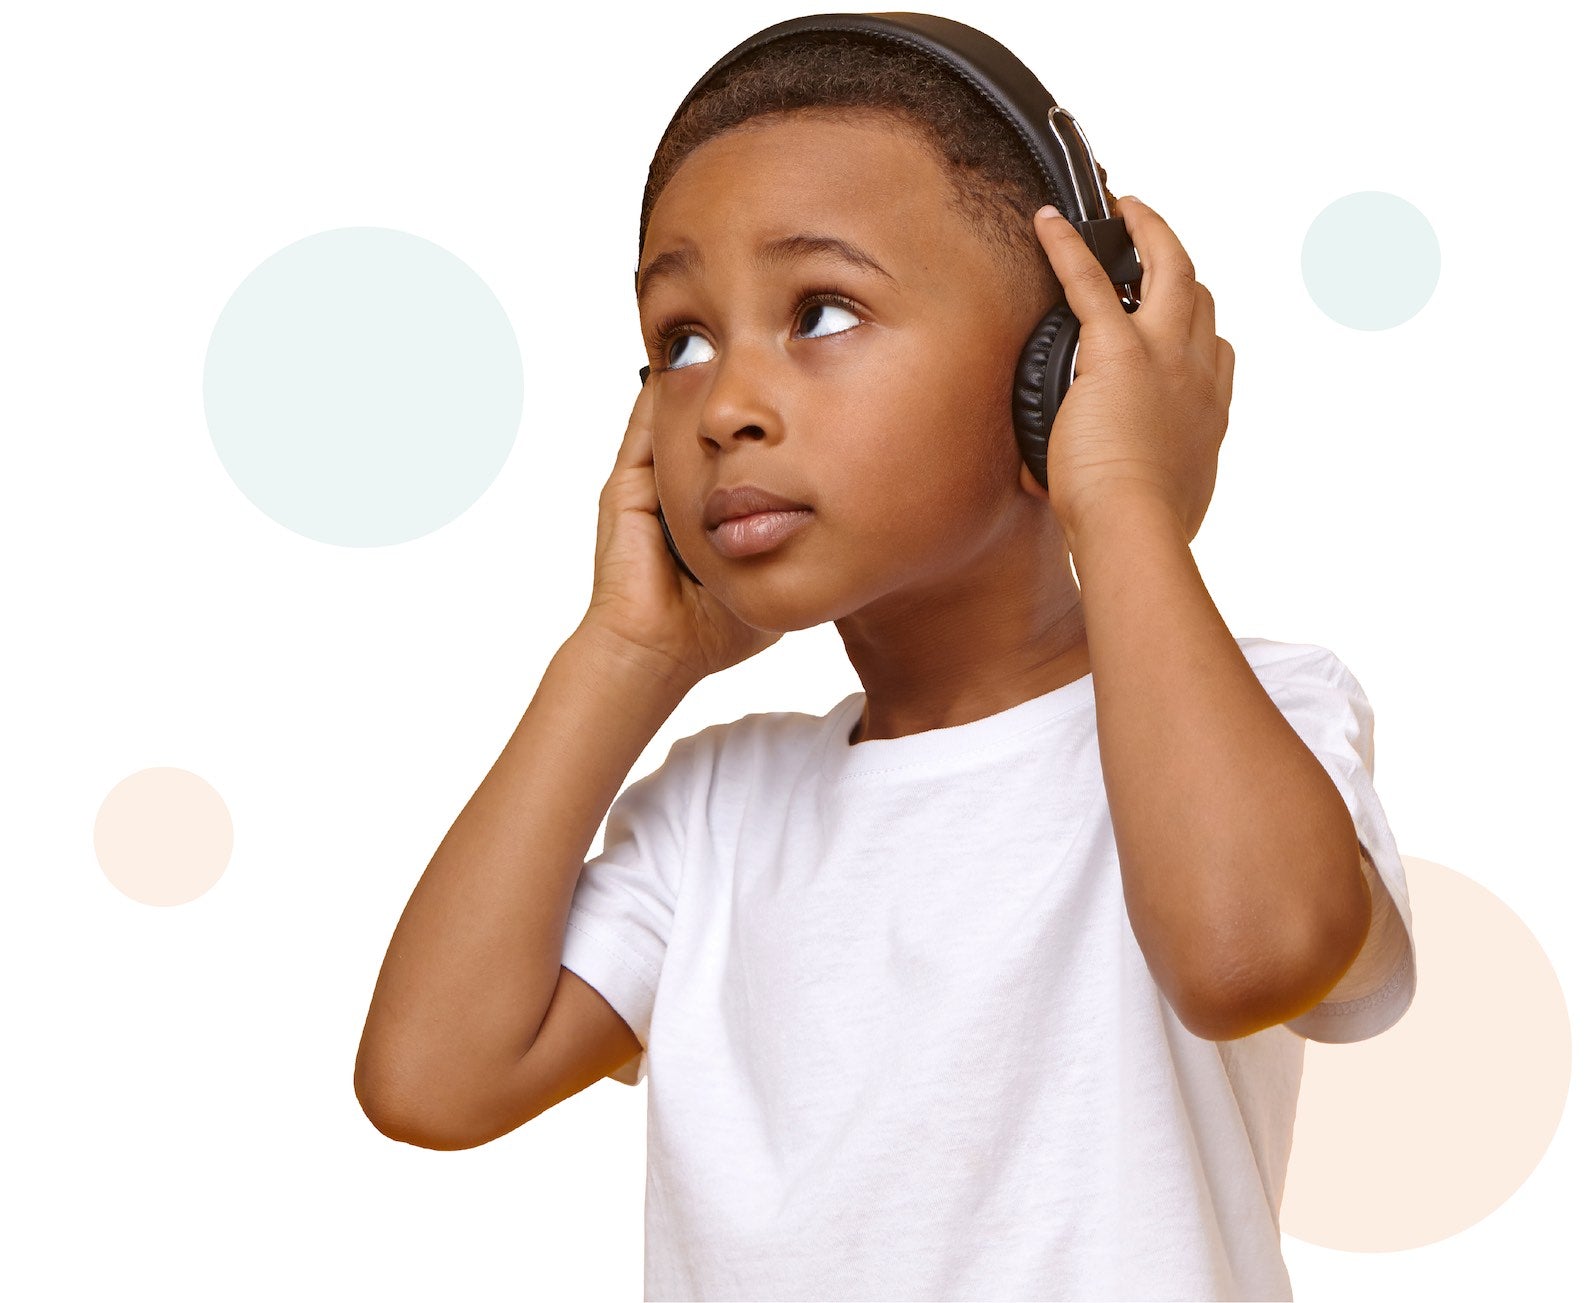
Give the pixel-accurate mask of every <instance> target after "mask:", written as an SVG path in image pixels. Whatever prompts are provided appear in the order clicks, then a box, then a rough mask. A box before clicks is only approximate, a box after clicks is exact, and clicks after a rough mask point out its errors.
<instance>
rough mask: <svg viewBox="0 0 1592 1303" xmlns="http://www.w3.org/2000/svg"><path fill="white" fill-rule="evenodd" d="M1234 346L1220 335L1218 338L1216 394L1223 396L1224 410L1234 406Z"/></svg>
mask: <svg viewBox="0 0 1592 1303" xmlns="http://www.w3.org/2000/svg"><path fill="white" fill-rule="evenodd" d="M1235 361H1236V358H1235V357H1234V355H1233V346H1232V345H1231V344H1229V343H1228V342H1227V341H1226V340H1225V339H1223V338H1222V337H1221V336H1220V335H1218V336H1217V337H1216V392H1217V393H1218V394H1219V395H1221V400H1222V406H1223V408H1230V407H1232V405H1233V363H1234V362H1235Z"/></svg>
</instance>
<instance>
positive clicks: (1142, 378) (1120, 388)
mask: <svg viewBox="0 0 1592 1303" xmlns="http://www.w3.org/2000/svg"><path fill="white" fill-rule="evenodd" d="M1118 202H1119V205H1120V206H1119V209H1118V212H1119V215H1120V216H1121V217H1122V219H1123V221H1124V223H1125V224H1126V225H1127V228H1128V235H1129V238H1131V239H1132V241H1133V247H1134V248H1135V249H1137V250H1138V253H1139V261H1140V263H1141V265H1142V266H1143V268H1144V278H1143V281H1142V282H1141V285H1140V303H1139V307H1138V309H1137V310H1136V311H1134V312H1133V313H1131V314H1130V313H1127V312H1124V311H1123V308H1122V301H1121V299H1120V298H1119V297H1118V291H1117V288H1116V286H1114V285H1112V284H1111V281H1110V279H1109V278H1108V277H1107V275H1106V270H1105V268H1104V267H1102V266H1101V265H1100V262H1099V260H1098V259H1097V258H1096V257H1095V256H1094V253H1093V252H1092V251H1091V250H1090V248H1089V246H1088V245H1087V244H1085V243H1084V240H1083V237H1082V236H1081V235H1079V234H1078V232H1077V230H1076V229H1074V227H1073V226H1072V224H1071V223H1070V222H1068V221H1067V219H1066V218H1065V217H1049V216H1045V217H1042V216H1040V215H1039V214H1038V213H1036V214H1035V215H1034V229H1035V231H1036V232H1037V233H1038V235H1039V242H1040V244H1041V245H1042V246H1044V249H1045V252H1046V253H1047V254H1048V255H1049V257H1050V265H1051V267H1052V268H1054V269H1055V272H1056V278H1057V279H1058V280H1059V281H1060V282H1061V286H1062V289H1063V291H1064V292H1065V293H1066V296H1067V304H1068V306H1069V308H1070V309H1071V311H1072V313H1073V315H1075V316H1076V317H1077V318H1078V321H1079V323H1080V329H1079V335H1078V360H1077V367H1076V369H1075V375H1074V379H1073V382H1072V384H1071V386H1070V387H1069V388H1068V390H1067V393H1066V395H1065V397H1064V398H1063V399H1062V403H1061V408H1060V410H1059V411H1058V412H1057V413H1056V421H1055V424H1054V425H1053V426H1052V427H1051V431H1050V449H1049V453H1048V460H1047V462H1046V472H1047V478H1048V479H1049V481H1050V492H1049V498H1050V503H1051V507H1052V508H1053V509H1054V511H1055V513H1056V516H1057V519H1058V520H1059V521H1060V522H1061V525H1062V528H1063V530H1064V532H1065V533H1066V534H1067V537H1068V539H1069V540H1072V539H1073V538H1074V537H1075V536H1076V533H1077V531H1078V530H1080V529H1083V528H1085V527H1086V526H1085V523H1084V521H1085V517H1086V515H1087V513H1088V512H1090V511H1092V510H1094V509H1095V508H1096V507H1097V506H1099V505H1100V504H1102V503H1105V504H1106V505H1105V507H1104V509H1105V510H1107V511H1109V510H1111V507H1110V505H1109V504H1110V503H1111V502H1112V501H1114V500H1119V496H1120V495H1129V496H1132V495H1138V496H1140V497H1143V496H1149V497H1151V498H1153V499H1156V500H1159V501H1162V502H1164V503H1165V504H1166V505H1167V506H1168V507H1169V508H1170V509H1171V510H1172V511H1173V512H1174V513H1175V515H1176V517H1177V519H1178V520H1180V521H1181V522H1182V524H1183V529H1184V533H1185V534H1186V535H1187V538H1188V541H1190V542H1192V541H1193V539H1194V535H1195V533H1196V532H1197V531H1198V530H1199V527H1200V522H1201V521H1202V520H1203V519H1204V518H1205V509H1206V507H1208V506H1209V505H1210V501H1211V494H1212V492H1214V490H1215V488H1216V454H1217V450H1218V449H1219V448H1220V447H1221V442H1222V438H1223V436H1224V435H1225V434H1226V432H1227V410H1228V407H1229V405H1230V404H1231V402H1232V398H1233V346H1232V345H1231V344H1229V343H1228V342H1227V341H1226V340H1225V339H1223V338H1222V337H1221V336H1220V335H1218V334H1217V333H1216V304H1215V302H1214V300H1213V299H1212V298H1211V292H1210V290H1208V289H1206V288H1205V286H1204V285H1202V284H1200V283H1199V281H1197V280H1195V279H1194V265H1193V263H1192V262H1191V261H1190V260H1189V256H1188V254H1187V253H1186V252H1185V251H1184V249H1183V245H1182V243H1181V242H1180V241H1179V240H1178V238H1177V236H1176V235H1174V234H1173V233H1172V228H1171V227H1169V226H1168V225H1167V224H1166V223H1165V222H1164V221H1163V220H1162V219H1161V216H1160V214H1158V213H1156V212H1155V211H1154V210H1153V209H1151V208H1150V207H1149V206H1148V205H1146V204H1143V203H1141V202H1140V201H1139V200H1137V199H1134V198H1132V197H1131V196H1127V195H1124V196H1123V197H1122V198H1121V199H1120V200H1119V201H1118ZM1022 478H1023V485H1024V488H1026V489H1027V490H1028V491H1029V492H1030V493H1034V494H1036V495H1039V496H1045V490H1044V489H1043V488H1041V487H1040V485H1039V481H1037V480H1036V479H1035V478H1034V477H1033V474H1032V472H1030V471H1029V469H1028V467H1027V466H1026V465H1024V466H1023V468H1022Z"/></svg>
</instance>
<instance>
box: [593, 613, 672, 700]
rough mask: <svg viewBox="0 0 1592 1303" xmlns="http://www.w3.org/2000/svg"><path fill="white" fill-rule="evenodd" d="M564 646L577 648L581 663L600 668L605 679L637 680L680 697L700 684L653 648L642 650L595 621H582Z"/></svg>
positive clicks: (638, 644) (638, 645) (620, 634)
mask: <svg viewBox="0 0 1592 1303" xmlns="http://www.w3.org/2000/svg"><path fill="white" fill-rule="evenodd" d="M564 646H565V647H569V648H578V649H579V651H580V659H581V660H582V661H583V662H584V663H586V664H588V665H598V666H600V667H602V670H603V672H604V674H605V675H609V676H614V677H636V678H638V679H640V680H641V681H642V682H644V683H646V684H647V685H648V686H649V687H650V686H652V685H653V683H654V682H655V683H656V685H657V686H658V687H660V688H662V689H664V690H665V691H668V692H672V693H675V694H676V695H678V696H680V697H684V696H685V694H686V693H688V692H689V691H691V689H692V688H693V687H695V686H696V685H697V683H698V682H699V681H700V677H699V676H693V675H691V674H689V673H688V672H687V671H686V669H685V667H684V666H683V665H681V664H680V663H679V662H678V661H676V660H674V659H672V658H671V657H669V656H667V655H665V654H664V653H662V652H660V651H658V650H657V649H656V648H653V647H645V646H643V645H642V644H640V643H638V642H636V641H635V640H634V639H631V638H627V637H626V636H625V635H624V634H622V633H619V632H618V631H617V630H615V629H612V628H610V627H609V626H608V625H605V624H602V623H600V622H597V621H593V620H582V621H581V622H580V624H579V625H577V626H576V628H575V632H574V633H573V634H571V635H570V637H569V639H568V640H567V641H566V642H565V644H564Z"/></svg>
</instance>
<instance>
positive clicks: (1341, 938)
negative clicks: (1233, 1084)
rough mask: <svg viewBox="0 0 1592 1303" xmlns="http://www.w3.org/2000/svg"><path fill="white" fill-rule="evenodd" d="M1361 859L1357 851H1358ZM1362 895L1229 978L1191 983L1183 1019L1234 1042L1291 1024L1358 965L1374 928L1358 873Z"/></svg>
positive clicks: (1201, 1033)
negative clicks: (1293, 943)
mask: <svg viewBox="0 0 1592 1303" xmlns="http://www.w3.org/2000/svg"><path fill="white" fill-rule="evenodd" d="M1356 858H1358V852H1357V853H1356ZM1355 882H1356V884H1357V888H1358V895H1352V896H1351V897H1350V903H1349V904H1348V905H1346V906H1343V907H1342V908H1340V909H1339V911H1338V912H1337V913H1336V914H1334V915H1331V916H1329V917H1325V918H1323V917H1320V916H1318V917H1316V918H1314V919H1312V920H1311V921H1310V924H1309V925H1308V926H1306V927H1304V928H1302V929H1301V930H1300V931H1298V932H1296V933H1295V934H1294V935H1295V936H1296V937H1301V936H1302V937H1303V938H1304V939H1303V940H1302V941H1298V942H1296V943H1295V945H1294V946H1292V947H1289V946H1288V945H1286V944H1279V943H1276V941H1275V939H1274V943H1273V945H1272V946H1271V947H1270V948H1269V949H1268V950H1267V951H1266V953H1265V954H1263V955H1261V956H1258V957H1257V956H1253V955H1251V956H1250V962H1248V963H1246V964H1244V965H1242V966H1235V967H1234V968H1232V969H1230V970H1229V973H1228V976H1227V978H1226V980H1224V981H1216V980H1214V979H1211V980H1208V981H1206V982H1205V983H1204V984H1203V985H1200V984H1197V983H1190V984H1188V985H1187V986H1186V987H1185V990H1186V992H1187V994H1186V995H1185V996H1184V997H1183V998H1182V999H1181V1000H1180V1001H1178V1002H1177V1003H1176V1005H1175V1008H1176V1012H1177V1016H1178V1019H1179V1021H1181V1022H1182V1024H1183V1026H1184V1027H1186V1028H1187V1029H1188V1030H1189V1031H1190V1032H1192V1033H1193V1034H1194V1035H1195V1036H1198V1037H1200V1038H1201V1039H1203V1040H1208V1041H1232V1040H1239V1039H1241V1038H1243V1037H1245V1036H1253V1035H1254V1034H1255V1033H1256V1032H1261V1031H1265V1030H1266V1029H1267V1028H1268V1027H1275V1026H1276V1025H1277V1024H1278V1023H1285V1022H1289V1021H1291V1020H1292V1019H1294V1018H1298V1017H1300V1016H1301V1015H1303V1014H1305V1013H1308V1012H1309V1011H1310V1010H1311V1009H1314V1008H1315V1007H1316V1006H1317V1005H1318V1004H1320V1003H1321V1001H1322V1000H1324V999H1325V998H1326V997H1327V995H1328V994H1329V993H1330V992H1331V991H1332V989H1333V987H1335V986H1336V985H1337V984H1338V982H1339V981H1340V980H1341V979H1342V978H1343V976H1344V974H1345V973H1347V972H1348V971H1349V969H1350V968H1351V967H1352V966H1353V965H1354V961H1355V959H1356V958H1357V957H1358V956H1359V954H1360V951H1361V950H1362V949H1363V948H1364V947H1365V943H1366V940H1367V938H1368V937H1369V936H1370V932H1371V889H1370V884H1369V883H1368V882H1367V881H1366V880H1365V878H1364V877H1363V876H1361V874H1360V872H1359V870H1358V869H1356V871H1355Z"/></svg>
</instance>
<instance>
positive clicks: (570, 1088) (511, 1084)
mask: <svg viewBox="0 0 1592 1303" xmlns="http://www.w3.org/2000/svg"><path fill="white" fill-rule="evenodd" d="M641 1049H642V1046H641V1042H640V1041H639V1040H638V1039H637V1038H636V1034H635V1032H633V1031H631V1030H630V1024H629V1023H627V1022H626V1021H625V1020H624V1019H623V1018H621V1017H620V1016H619V1015H618V1014H617V1013H615V1012H614V1008H613V1006H612V1005H610V1004H609V1003H608V1001H607V1000H605V999H603V997H602V996H601V995H599V994H598V993H597V991H596V989H595V988H593V987H592V986H591V985H590V984H589V983H588V982H586V981H585V980H584V979H583V978H581V977H580V976H578V975H577V974H575V973H573V972H571V971H570V970H569V969H568V968H565V967H563V966H562V965H561V966H560V967H559V970H558V984H557V985H556V986H555V987H554V988H553V1002H552V1004H550V1005H549V1006H548V1009H547V1016H546V1017H545V1018H544V1019H542V1025H541V1028H540V1029H539V1030H538V1031H537V1033H536V1039H535V1040H534V1041H532V1042H531V1048H530V1049H528V1050H527V1051H526V1052H525V1053H524V1054H523V1055H522V1056H521V1057H520V1060H519V1062H518V1063H516V1064H515V1065H514V1069H513V1071H512V1072H510V1074H509V1077H508V1080H507V1081H506V1082H505V1084H504V1088H503V1091H502V1093H501V1095H500V1096H499V1097H498V1098H497V1099H496V1100H494V1101H493V1102H492V1104H491V1106H490V1107H489V1108H488V1110H487V1116H485V1117H483V1118H481V1119H479V1125H480V1126H481V1128H482V1129H483V1130H485V1131H486V1133H487V1139H488V1140H492V1139H496V1138H497V1137H498V1136H500V1135H504V1134H505V1133H507V1132H509V1131H512V1130H513V1129H514V1128H515V1127H517V1126H521V1125H523V1124H524V1123H526V1122H529V1121H530V1120H531V1119H532V1118H534V1117H536V1116H537V1115H538V1114H541V1113H545V1112H547V1110H548V1109H550V1108H552V1107H553V1105H555V1104H561V1103H563V1102H564V1100H566V1099H568V1098H569V1097H570V1096H571V1095H578V1094H579V1093H580V1092H581V1091H583V1090H585V1089H586V1087H587V1086H590V1085H592V1084H593V1083H594V1082H598V1081H601V1080H602V1079H603V1078H604V1077H606V1076H608V1075H609V1074H610V1073H612V1072H614V1071H616V1070H617V1069H618V1068H620V1067H622V1066H624V1064H626V1063H628V1062H629V1061H630V1060H631V1059H633V1058H635V1057H636V1055H638V1054H640V1053H641ZM481 1143H485V1142H484V1141H483V1142H481Z"/></svg>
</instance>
